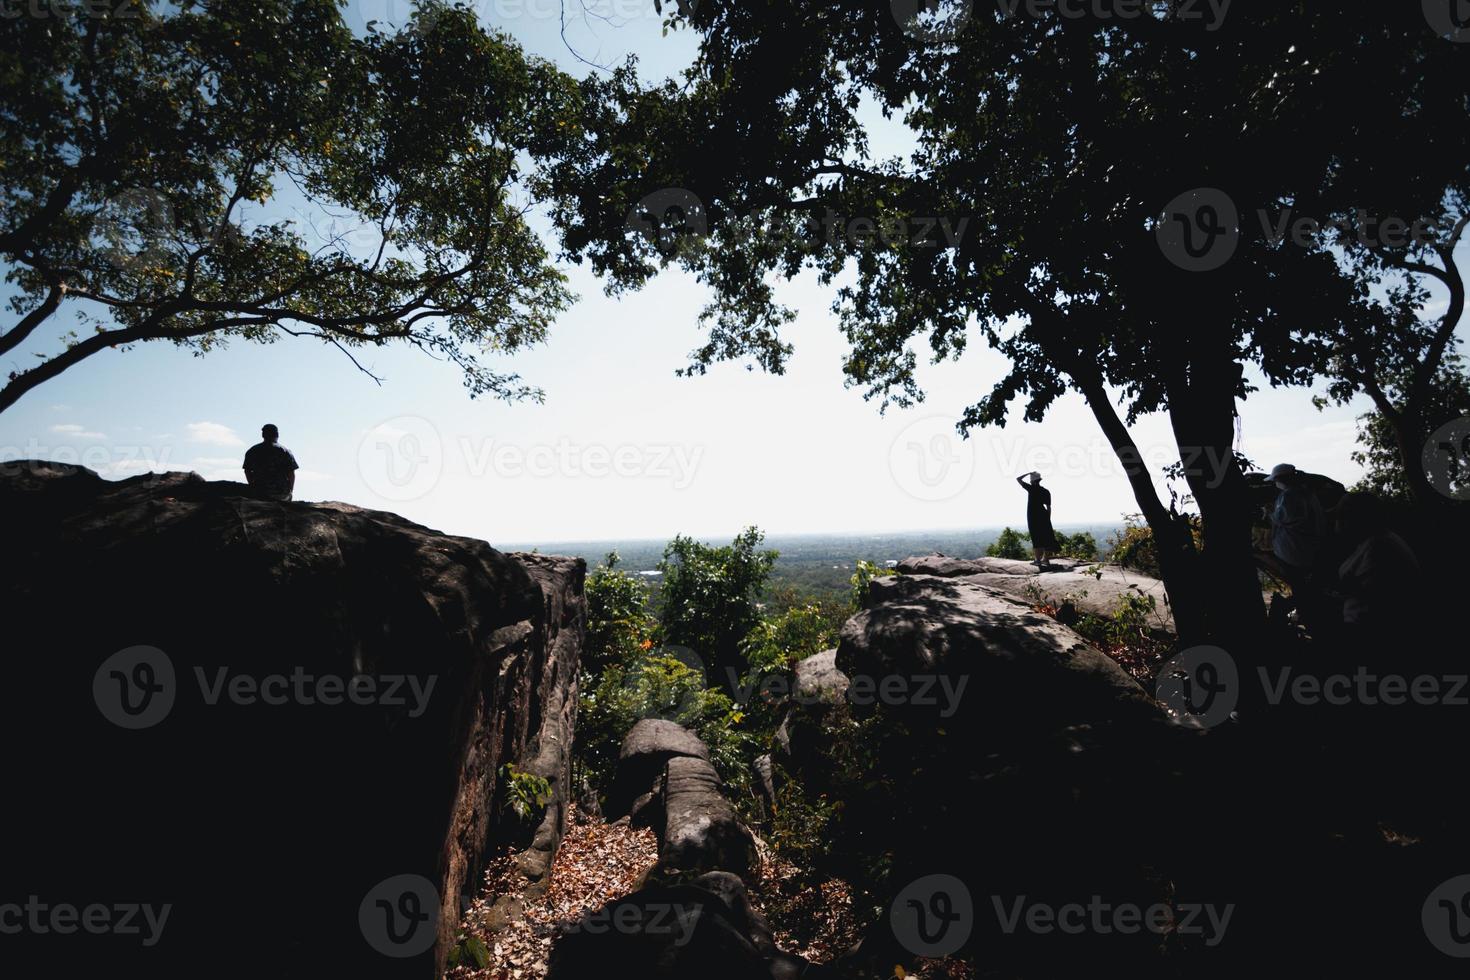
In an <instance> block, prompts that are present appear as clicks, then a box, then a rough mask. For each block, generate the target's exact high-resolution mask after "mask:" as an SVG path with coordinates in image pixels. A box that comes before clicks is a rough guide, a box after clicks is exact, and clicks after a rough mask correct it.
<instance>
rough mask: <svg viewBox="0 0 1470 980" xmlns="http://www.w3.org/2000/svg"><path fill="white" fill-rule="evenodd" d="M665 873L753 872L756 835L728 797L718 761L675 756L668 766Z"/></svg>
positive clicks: (662, 856)
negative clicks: (744, 822)
mask: <svg viewBox="0 0 1470 980" xmlns="http://www.w3.org/2000/svg"><path fill="white" fill-rule="evenodd" d="M658 859H659V868H660V871H661V873H665V874H668V873H673V872H680V871H684V872H688V871H700V872H703V871H729V872H733V873H735V874H737V875H746V874H749V873H750V872H751V871H752V870H753V869H754V868H755V866H756V862H757V860H758V858H757V857H756V851H755V840H754V838H752V837H751V834H750V831H749V830H747V829H746V827H745V825H744V824H742V823H741V822H740V819H739V818H738V817H737V816H736V815H735V808H734V807H733V806H731V805H730V801H729V800H727V799H725V794H724V792H723V791H722V788H721V784H720V777H719V775H718V774H717V773H716V772H715V767H714V766H712V765H710V764H709V763H708V762H706V761H705V760H704V759H697V758H693V757H690V756H676V757H674V758H672V759H670V760H669V762H668V768H667V769H666V770H665V771H664V830H663V833H662V834H661V835H660V839H659V856H658Z"/></svg>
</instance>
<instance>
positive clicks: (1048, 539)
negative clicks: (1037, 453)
mask: <svg viewBox="0 0 1470 980" xmlns="http://www.w3.org/2000/svg"><path fill="white" fill-rule="evenodd" d="M1027 480H1029V481H1030V482H1029V483H1028V482H1027ZM1016 482H1017V483H1019V484H1020V485H1021V489H1022V490H1025V491H1026V530H1027V531H1029V532H1030V533H1031V554H1032V555H1033V556H1034V557H1035V559H1036V570H1037V571H1038V572H1039V571H1041V570H1042V569H1043V568H1044V567H1049V566H1048V565H1047V564H1046V562H1047V559H1048V558H1050V557H1051V556H1052V555H1054V554H1056V553H1057V552H1058V551H1060V550H1061V546H1060V545H1058V544H1057V533H1056V531H1054V530H1052V526H1051V491H1050V490H1048V489H1047V488H1046V487H1044V486H1042V485H1041V474H1040V473H1037V472H1035V471H1034V470H1033V471H1032V472H1030V473H1028V474H1026V475H1024V476H1018V477H1016Z"/></svg>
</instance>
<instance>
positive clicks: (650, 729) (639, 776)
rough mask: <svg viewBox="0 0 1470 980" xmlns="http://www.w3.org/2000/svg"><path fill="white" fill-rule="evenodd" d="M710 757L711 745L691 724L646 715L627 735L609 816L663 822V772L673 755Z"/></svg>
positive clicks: (656, 824) (620, 752)
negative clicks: (681, 723) (688, 725)
mask: <svg viewBox="0 0 1470 980" xmlns="http://www.w3.org/2000/svg"><path fill="white" fill-rule="evenodd" d="M681 756H687V757H689V758H693V759H703V760H704V761H705V762H708V761H709V749H708V748H706V747H705V744H704V743H703V742H701V741H700V740H699V737H698V736H697V735H695V734H694V733H693V732H691V731H689V730H688V729H687V728H683V727H681V726H679V725H677V724H675V723H674V722H672V721H665V720H664V719H662V718H644V719H642V720H640V721H639V722H638V723H637V724H635V725H634V726H633V727H632V729H630V730H629V732H628V734H627V735H625V736H624V737H623V744H622V747H621V748H620V749H619V750H618V767H617V770H616V771H615V772H614V774H613V782H612V785H611V786H610V787H609V788H608V793H607V803H606V805H605V807H604V812H605V813H606V815H607V818H608V819H609V820H617V819H621V818H622V817H631V819H632V823H633V825H634V826H640V827H652V828H653V829H654V830H658V829H660V828H661V827H662V825H663V775H664V768H665V767H666V766H667V765H668V763H669V760H670V759H674V758H678V757H681Z"/></svg>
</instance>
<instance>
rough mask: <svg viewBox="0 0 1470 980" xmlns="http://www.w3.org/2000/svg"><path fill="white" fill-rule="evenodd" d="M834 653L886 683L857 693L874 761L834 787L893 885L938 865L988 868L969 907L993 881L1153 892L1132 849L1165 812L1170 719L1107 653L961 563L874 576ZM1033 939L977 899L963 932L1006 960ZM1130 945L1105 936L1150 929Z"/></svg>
mask: <svg viewBox="0 0 1470 980" xmlns="http://www.w3.org/2000/svg"><path fill="white" fill-rule="evenodd" d="M836 666H837V668H838V669H840V670H842V671H843V672H844V673H846V674H848V675H849V676H850V677H852V678H853V688H852V690H851V692H850V696H855V695H856V692H857V690H858V679H859V678H860V677H868V678H872V679H874V682H875V684H876V685H878V686H879V687H880V688H881V685H882V684H884V683H885V682H886V683H888V684H889V692H890V694H889V695H888V696H884V697H881V698H874V699H871V703H870V704H867V705H863V704H862V702H861V701H860V700H855V701H854V710H857V711H860V712H862V713H865V714H867V713H872V714H876V716H877V720H878V721H879V722H880V723H881V724H880V727H879V728H878V729H876V730H875V731H874V732H873V734H872V736H871V742H870V744H869V746H868V750H869V751H871V752H872V753H873V759H872V761H871V766H870V771H871V772H873V773H875V774H876V776H877V778H875V779H874V780H873V781H871V782H869V783H865V784H864V785H863V786H861V787H852V788H849V790H848V794H847V795H846V796H845V800H846V803H847V812H848V814H849V815H850V819H849V821H848V827H847V830H848V832H849V833H851V834H853V835H854V837H853V840H854V841H856V842H857V843H856V844H853V845H851V846H854V847H857V848H861V846H862V844H861V842H862V841H883V842H885V846H887V847H891V848H892V857H893V868H894V872H893V875H892V877H891V879H890V882H891V885H892V887H893V889H894V891H895V893H896V892H897V891H898V890H899V889H901V888H903V887H904V886H906V885H908V884H909V883H911V882H913V881H916V880H919V879H921V878H924V877H926V876H928V875H933V874H948V875H954V876H957V877H959V878H961V879H962V880H964V881H967V882H970V883H972V887H973V886H974V883H983V885H984V889H985V891H984V893H983V894H980V893H977V894H975V895H974V900H975V903H976V907H977V913H978V912H980V910H981V906H982V905H984V909H985V912H986V913H988V912H990V911H991V909H990V907H989V906H988V905H985V904H984V903H987V902H989V901H990V896H993V895H999V896H1002V901H1005V902H1010V901H1011V900H1013V899H1014V897H1015V896H1017V895H1027V896H1029V900H1031V901H1037V902H1046V903H1049V904H1054V905H1056V904H1064V903H1066V902H1072V901H1081V902H1083V904H1084V905H1085V904H1086V903H1087V902H1088V901H1089V900H1090V898H1091V896H1093V895H1101V896H1104V898H1105V899H1106V900H1108V901H1111V902H1114V903H1119V902H1133V903H1137V904H1140V905H1148V904H1150V903H1151V902H1153V901H1156V900H1158V898H1159V896H1160V895H1161V894H1162V892H1161V886H1160V883H1159V882H1158V881H1156V880H1154V879H1153V878H1152V877H1151V875H1150V873H1149V872H1148V871H1147V870H1145V869H1142V865H1143V864H1146V863H1147V859H1145V860H1144V861H1140V859H1139V855H1140V854H1145V855H1148V854H1150V850H1149V849H1150V847H1151V845H1152V842H1153V837H1154V833H1155V831H1154V827H1153V824H1152V822H1153V821H1155V820H1158V819H1159V818H1160V817H1159V815H1160V814H1161V813H1166V812H1168V806H1167V803H1166V800H1167V789H1166V784H1165V782H1164V780H1163V779H1162V778H1161V773H1163V772H1165V771H1166V770H1167V766H1166V765H1165V764H1164V763H1163V761H1162V756H1163V754H1164V752H1165V750H1166V749H1167V747H1168V746H1169V745H1171V744H1172V739H1173V738H1174V736H1175V735H1176V734H1179V733H1177V732H1176V730H1175V729H1174V728H1173V727H1172V726H1171V725H1170V724H1169V723H1168V721H1167V719H1166V717H1165V715H1164V713H1163V711H1162V710H1161V709H1160V708H1159V707H1158V706H1157V705H1156V704H1155V703H1154V701H1153V700H1152V699H1151V698H1150V697H1149V696H1148V695H1147V694H1146V693H1145V692H1144V691H1143V690H1142V689H1141V688H1140V687H1139V686H1138V684H1136V683H1135V682H1134V681H1133V680H1132V678H1130V677H1129V676H1128V674H1127V673H1126V672H1124V671H1123V669H1122V668H1121V667H1119V666H1118V665H1117V664H1116V663H1115V662H1114V661H1113V660H1111V659H1110V658H1109V657H1107V656H1106V655H1104V654H1102V653H1101V652H1099V651H1098V650H1096V649H1094V648H1092V647H1091V646H1089V645H1088V644H1087V643H1085V642H1084V641H1083V640H1082V639H1081V637H1079V636H1078V635H1077V634H1075V633H1073V632H1072V631H1071V630H1069V629H1067V628H1066V627H1064V626H1062V625H1061V624H1059V623H1057V622H1056V621H1055V620H1053V619H1052V618H1051V617H1049V616H1045V615H1042V614H1040V613H1037V612H1034V611H1032V610H1031V609H1030V608H1029V606H1028V604H1027V603H1026V602H1025V601H1023V600H1018V599H1016V598H1013V597H1012V596H1009V595H1007V594H1005V593H1003V592H1001V591H999V590H996V589H993V588H988V587H986V586H983V585H980V584H977V583H976V582H974V581H973V580H972V578H971V577H968V576H960V577H948V578H946V577H939V576H932V575H900V576H897V577H892V578H880V579H877V580H875V581H874V582H873V584H872V587H871V589H870V592H869V596H868V604H867V608H865V609H864V610H863V611H862V612H860V613H858V614H857V615H855V616H853V617H852V618H851V619H850V620H848V622H847V623H846V624H845V626H844V627H843V629H842V632H841V643H840V645H839V647H838V652H837V658H836ZM1181 737H1182V735H1181ZM893 897H894V896H893V895H889V896H886V899H887V900H892V898H893ZM879 928H881V929H883V930H886V929H887V928H888V925H887V923H886V922H882V923H879ZM1035 938H1036V937H1033V936H1028V935H1025V934H1024V933H1014V934H1012V933H1006V932H1004V931H1001V930H1000V929H999V927H998V926H997V924H996V920H995V917H994V916H993V915H989V914H980V915H979V922H978V923H977V928H976V932H975V935H974V939H973V940H972V942H973V943H975V944H976V948H984V949H985V950H986V954H985V955H986V957H987V962H992V961H993V962H994V964H995V966H996V968H997V969H1003V968H1004V967H1006V966H1008V965H1014V964H1016V963H1021V962H1025V961H1026V960H1027V958H1028V957H1029V956H1032V955H1033V954H1034V950H1033V948H1032V947H1033V942H1032V940H1033V939H1035ZM1153 938H1155V939H1156V938H1157V937H1153ZM865 945H866V946H868V947H869V948H871V949H876V950H881V951H883V952H882V953H881V954H879V955H880V959H881V958H883V957H886V956H888V955H890V954H891V952H892V950H893V949H894V948H896V947H895V945H894V943H893V942H892V940H891V937H890V939H889V941H887V942H884V941H883V940H882V938H881V937H870V941H869V942H868V943H866V944H865ZM1133 945H1134V946H1136V947H1137V948H1136V949H1135V948H1133V946H1130V945H1129V943H1128V942H1126V941H1125V942H1120V943H1118V944H1117V945H1116V946H1115V947H1111V948H1114V950H1115V952H1118V953H1122V952H1124V950H1125V947H1126V951H1127V956H1128V957H1133V956H1137V957H1138V960H1139V961H1140V962H1141V961H1143V960H1145V959H1146V958H1147V957H1149V956H1151V955H1153V950H1152V947H1151V946H1150V945H1149V937H1142V938H1141V939H1138V940H1137V942H1136V943H1134V944H1133ZM883 965H884V967H885V968H889V967H891V962H889V963H887V964H883ZM1039 968H1040V967H1039V966H1038V969H1039ZM885 975H886V974H885ZM1057 975H1061V974H1057Z"/></svg>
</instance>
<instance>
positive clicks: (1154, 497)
mask: <svg viewBox="0 0 1470 980" xmlns="http://www.w3.org/2000/svg"><path fill="white" fill-rule="evenodd" d="M1074 380H1075V381H1077V383H1078V387H1080V388H1081V389H1082V394H1083V396H1084V397H1085V398H1086V399H1087V404H1088V407H1089V408H1091V409H1092V415H1093V417H1094V418H1096V419H1097V423H1098V425H1099V426H1101V427H1102V430H1103V435H1105V436H1107V439H1108V443H1109V444H1110V445H1111V446H1112V447H1113V453H1114V454H1115V455H1116V456H1117V457H1118V461H1119V462H1120V463H1122V464H1123V470H1124V472H1125V473H1127V474H1128V484H1129V486H1131V487H1132V488H1133V499H1134V500H1136V501H1138V507H1139V510H1140V511H1141V512H1142V514H1143V519H1144V520H1145V521H1147V522H1148V526H1149V530H1151V531H1152V532H1153V536H1154V548H1155V550H1156V551H1157V552H1158V556H1159V576H1160V578H1162V579H1163V580H1164V592H1165V594H1166V595H1167V596H1168V598H1169V610H1170V612H1172V613H1173V615H1174V628H1175V630H1176V631H1177V632H1178V634H1179V640H1180V642H1181V643H1183V644H1184V645H1186V646H1189V645H1193V644H1196V643H1200V642H1203V641H1204V639H1205V637H1206V634H1205V619H1204V605H1203V600H1204V596H1203V595H1202V593H1201V590H1200V583H1199V580H1198V574H1197V572H1198V559H1199V555H1198V554H1197V553H1196V552H1195V550H1194V539H1193V536H1192V535H1191V534H1190V533H1189V530H1188V528H1187V527H1181V526H1180V524H1179V522H1177V521H1175V520H1174V516H1173V515H1172V514H1170V513H1169V511H1168V510H1167V509H1166V508H1165V507H1164V504H1163V502H1162V501H1160V500H1159V494H1158V490H1157V489H1156V488H1155V487H1154V484H1153V480H1152V479H1151V478H1150V477H1149V473H1148V468H1147V467H1146V466H1145V465H1144V462H1143V454H1142V453H1140V452H1139V451H1138V444H1137V443H1136V442H1134V441H1133V434H1132V433H1130V432H1129V431H1128V426H1127V425H1125V424H1124V423H1123V420H1122V419H1121V418H1119V416H1118V412H1117V410H1116V409H1115V408H1114V407H1113V403H1112V401H1111V400H1109V398H1108V393H1107V389H1105V388H1104V387H1103V385H1102V383H1101V381H1098V380H1094V379H1090V378H1077V377H1074Z"/></svg>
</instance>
